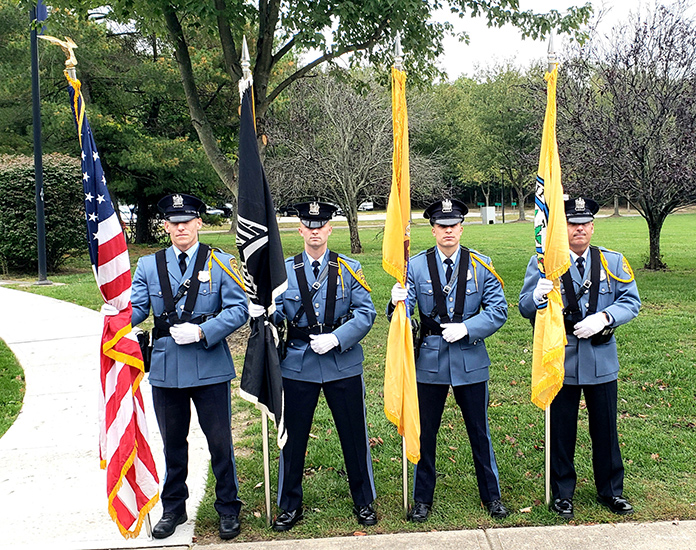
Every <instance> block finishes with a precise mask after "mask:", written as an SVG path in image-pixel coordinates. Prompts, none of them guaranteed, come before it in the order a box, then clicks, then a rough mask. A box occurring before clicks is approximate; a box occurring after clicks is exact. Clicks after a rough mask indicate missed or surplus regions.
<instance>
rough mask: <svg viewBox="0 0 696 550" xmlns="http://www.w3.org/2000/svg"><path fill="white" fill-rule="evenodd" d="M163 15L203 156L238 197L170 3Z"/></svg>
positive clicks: (179, 25)
mask: <svg viewBox="0 0 696 550" xmlns="http://www.w3.org/2000/svg"><path fill="white" fill-rule="evenodd" d="M164 16H165V19H166V21H167V30H168V32H169V36H170V38H171V40H172V42H173V44H174V48H175V57H176V62H177V65H178V67H179V74H180V75H181V82H182V84H183V87H184V93H185V94H186V103H187V105H188V108H189V113H190V115H191V122H192V124H193V127H194V129H195V130H196V133H197V134H198V139H199V140H200V142H201V145H202V147H203V150H204V151H205V155H206V156H207V157H208V160H209V161H210V164H211V165H212V167H213V169H214V170H215V172H216V173H217V175H218V176H219V178H220V180H221V181H222V183H224V184H225V186H226V187H227V188H228V189H229V190H230V191H231V192H232V194H233V195H234V197H235V198H236V197H237V178H236V177H235V173H234V166H233V164H232V163H231V162H230V161H229V160H228V159H227V157H226V155H225V154H224V153H223V152H222V151H221V150H220V147H219V146H218V143H217V139H216V138H215V134H214V133H213V128H212V127H211V125H210V121H209V120H208V117H207V116H206V114H205V110H204V109H203V106H202V105H201V102H200V97H199V95H198V89H197V88H196V81H195V78H194V75H193V67H192V64H191V57H190V55H189V51H188V44H187V43H186V39H185V37H184V32H183V29H182V28H181V23H180V22H179V18H178V16H177V14H176V11H175V10H174V8H173V7H172V6H171V5H167V7H166V8H165V10H164Z"/></svg>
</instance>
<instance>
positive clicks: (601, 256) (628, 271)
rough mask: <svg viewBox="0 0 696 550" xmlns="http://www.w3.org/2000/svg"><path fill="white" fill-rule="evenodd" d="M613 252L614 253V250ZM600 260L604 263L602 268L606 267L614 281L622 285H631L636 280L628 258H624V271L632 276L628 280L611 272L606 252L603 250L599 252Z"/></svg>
mask: <svg viewBox="0 0 696 550" xmlns="http://www.w3.org/2000/svg"><path fill="white" fill-rule="evenodd" d="M611 252H614V251H613V250H612V251H611ZM599 258H600V259H601V261H602V266H603V267H604V270H605V271H606V272H607V273H608V274H609V276H610V277H611V278H612V279H614V280H615V281H619V282H620V283H630V282H631V281H633V279H635V275H634V274H633V270H632V269H631V266H630V265H629V264H628V260H627V259H626V257H625V256H624V257H623V270H624V271H625V272H626V273H628V274H629V275H630V277H629V278H628V279H620V278H619V277H617V276H616V275H614V274H613V273H612V272H611V271H610V270H609V266H608V264H607V259H606V258H605V257H604V252H602V251H601V250H600V251H599Z"/></svg>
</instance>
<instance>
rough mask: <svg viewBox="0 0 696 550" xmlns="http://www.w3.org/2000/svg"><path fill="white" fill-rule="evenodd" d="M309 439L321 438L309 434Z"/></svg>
mask: <svg viewBox="0 0 696 550" xmlns="http://www.w3.org/2000/svg"><path fill="white" fill-rule="evenodd" d="M309 437H311V438H312V439H319V438H318V437H317V436H316V435H314V434H313V433H310V434H309Z"/></svg>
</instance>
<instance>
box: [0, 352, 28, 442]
mask: <svg viewBox="0 0 696 550" xmlns="http://www.w3.org/2000/svg"><path fill="white" fill-rule="evenodd" d="M24 390H25V383H24V371H23V370H22V367H21V366H20V365H19V363H17V359H16V358H15V356H14V354H13V353H12V351H11V350H10V348H8V347H7V344H5V342H3V341H2V340H0V437H2V436H3V434H4V433H5V432H6V431H7V430H8V429H9V428H10V426H12V423H13V422H14V421H15V418H17V415H18V414H19V410H20V409H21V408H22V400H23V399H24Z"/></svg>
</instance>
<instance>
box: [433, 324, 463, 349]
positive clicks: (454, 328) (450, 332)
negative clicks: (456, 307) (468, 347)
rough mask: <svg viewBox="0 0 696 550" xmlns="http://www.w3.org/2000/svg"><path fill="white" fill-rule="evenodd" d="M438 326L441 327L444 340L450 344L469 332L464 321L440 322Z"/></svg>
mask: <svg viewBox="0 0 696 550" xmlns="http://www.w3.org/2000/svg"><path fill="white" fill-rule="evenodd" d="M440 326H441V327H442V337H443V338H444V339H445V342H448V343H450V344H452V343H453V342H456V341H457V340H461V339H462V338H464V337H465V336H466V335H467V334H469V331H468V329H467V328H466V325H465V324H464V323H442V324H441V325H440Z"/></svg>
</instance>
